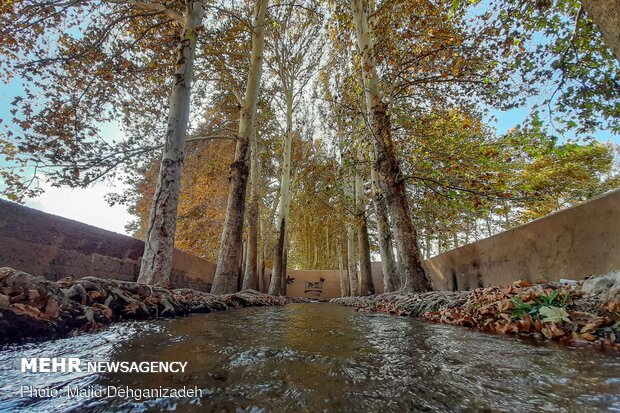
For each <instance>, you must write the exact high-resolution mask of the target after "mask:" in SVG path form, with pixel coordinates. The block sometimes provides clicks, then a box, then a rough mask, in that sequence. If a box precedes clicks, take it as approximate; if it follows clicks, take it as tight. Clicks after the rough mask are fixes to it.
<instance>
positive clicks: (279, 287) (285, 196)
mask: <svg viewBox="0 0 620 413" xmlns="http://www.w3.org/2000/svg"><path fill="white" fill-rule="evenodd" d="M292 146H293V87H292V82H291V87H290V89H289V90H288V91H287V93H286V136H285V141H284V154H283V155H284V159H283V162H282V176H281V179H280V207H279V208H278V224H277V228H278V237H279V238H278V242H277V243H276V248H275V251H274V257H273V270H272V275H271V283H270V284H269V294H272V295H277V294H279V295H282V294H283V291H284V287H285V286H284V283H285V282H283V279H284V278H285V277H286V269H285V267H284V264H285V263H284V258H283V255H284V253H285V250H284V247H285V245H286V233H287V230H286V224H287V222H288V215H289V207H290V184H291V152H292Z"/></svg>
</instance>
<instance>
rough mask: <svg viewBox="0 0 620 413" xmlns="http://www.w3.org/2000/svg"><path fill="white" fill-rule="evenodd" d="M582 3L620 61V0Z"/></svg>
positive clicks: (586, 0)
mask: <svg viewBox="0 0 620 413" xmlns="http://www.w3.org/2000/svg"><path fill="white" fill-rule="evenodd" d="M581 4H582V5H583V9H584V10H585V11H586V13H587V14H588V16H589V17H590V18H591V19H592V21H594V24H596V26H597V27H598V28H599V30H600V31H601V34H602V36H603V40H604V41H605V43H606V44H607V46H609V48H610V49H611V51H612V53H613V54H614V56H616V60H618V61H619V62H620V0H582V2H581Z"/></svg>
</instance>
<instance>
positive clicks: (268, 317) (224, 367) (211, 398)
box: [0, 304, 620, 413]
mask: <svg viewBox="0 0 620 413" xmlns="http://www.w3.org/2000/svg"><path fill="white" fill-rule="evenodd" d="M22 357H80V358H81V359H82V360H85V361H88V360H114V361H124V360H126V361H177V360H180V361H188V362H189V364H188V366H187V371H186V372H185V373H183V374H172V373H150V374H148V373H124V374H122V373H105V374H98V373H88V372H82V373H21V372H20V359H21V358H22ZM0 369H1V370H0V388H1V389H2V391H1V393H0V411H34V412H38V413H44V412H59V411H75V412H108V411H109V412H120V411H168V410H170V411H172V410H174V411H179V412H189V411H218V412H219V411H231V412H234V411H241V412H244V411H248V412H262V411H276V412H280V411H307V412H321V411H329V412H332V411H359V412H374V411H397V412H400V411H429V412H446V411H456V412H469V411H471V412H480V411H488V412H492V411H501V412H526V411H548V412H597V411H616V412H620V357H619V356H618V355H617V354H615V353H601V352H596V351H588V350H584V349H573V348H570V347H563V346H558V345H533V344H531V343H526V342H522V341H519V340H517V339H513V338H510V337H504V336H494V335H487V334H482V333H477V332H474V331H470V330H467V329H464V328H458V327H453V326H447V325H435V324H429V323H425V322H421V321H418V320H414V319H411V318H404V317H393V316H387V315H378V314H371V315H368V314H360V313H356V312H355V311H353V310H352V309H351V308H344V307H339V306H335V305H332V304H294V305H289V306H286V307H265V308H246V309H240V310H233V311H228V312H223V313H212V314H205V315H195V316H191V317H186V318H181V319H176V320H158V321H145V322H128V323H119V324H116V325H113V326H111V327H110V328H107V329H105V330H103V331H100V332H96V333H90V334H83V335H80V336H76V337H71V338H66V339H61V340H56V341H48V342H42V343H31V344H25V345H18V346H6V347H3V348H0ZM24 385H29V386H30V385H32V386H40V387H47V388H49V387H54V388H57V389H62V388H63V387H66V386H70V385H75V386H91V385H92V386H95V387H98V386H101V388H106V387H107V386H116V387H125V386H128V387H130V388H147V387H148V388H158V387H159V386H163V387H168V388H182V387H183V386H186V387H188V388H193V387H194V386H197V387H198V388H199V389H201V390H202V393H203V395H202V397H184V398H152V399H147V400H141V401H136V400H134V399H131V398H120V397H111V398H106V397H101V398H68V397H50V398H46V397H43V398H29V397H19V394H20V387H21V386H24Z"/></svg>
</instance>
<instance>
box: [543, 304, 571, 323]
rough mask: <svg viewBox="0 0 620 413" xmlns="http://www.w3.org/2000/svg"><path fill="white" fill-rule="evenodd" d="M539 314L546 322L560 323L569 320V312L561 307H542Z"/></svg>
mask: <svg viewBox="0 0 620 413" xmlns="http://www.w3.org/2000/svg"><path fill="white" fill-rule="evenodd" d="M538 314H540V315H541V316H542V321H544V322H545V323H559V322H560V321H566V322H569V321H570V320H569V319H568V313H567V312H566V310H564V309H563V308H560V307H540V310H538Z"/></svg>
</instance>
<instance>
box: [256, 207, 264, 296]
mask: <svg viewBox="0 0 620 413" xmlns="http://www.w3.org/2000/svg"><path fill="white" fill-rule="evenodd" d="M258 232H259V234H258V236H259V239H260V242H259V243H257V244H259V245H257V249H258V252H257V254H258V256H257V258H256V261H257V264H256V265H257V266H258V291H260V292H261V293H262V292H264V291H265V255H264V247H263V245H262V244H263V243H264V242H265V224H264V222H263V218H262V217H261V216H260V214H259V218H258Z"/></svg>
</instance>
